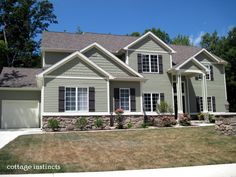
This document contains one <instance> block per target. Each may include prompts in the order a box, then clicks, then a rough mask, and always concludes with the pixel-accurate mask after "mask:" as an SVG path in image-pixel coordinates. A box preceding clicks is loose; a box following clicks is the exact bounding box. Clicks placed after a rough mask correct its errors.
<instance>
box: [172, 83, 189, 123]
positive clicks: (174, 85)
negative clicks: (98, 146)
mask: <svg viewBox="0 0 236 177" xmlns="http://www.w3.org/2000/svg"><path fill="white" fill-rule="evenodd" d="M181 85H182V104H183V112H184V113H186V91H185V82H184V81H182V84H181ZM173 91H174V109H175V118H176V119H177V116H178V102H177V90H176V82H173Z"/></svg>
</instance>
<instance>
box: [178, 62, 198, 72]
mask: <svg viewBox="0 0 236 177" xmlns="http://www.w3.org/2000/svg"><path fill="white" fill-rule="evenodd" d="M181 69H189V70H190V69H191V70H202V69H201V68H200V67H198V66H197V65H196V64H195V63H194V62H192V61H189V62H188V63H186V64H185V65H183V66H182V67H181Z"/></svg>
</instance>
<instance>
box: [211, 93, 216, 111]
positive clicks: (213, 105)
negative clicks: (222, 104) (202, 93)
mask: <svg viewBox="0 0 236 177" xmlns="http://www.w3.org/2000/svg"><path fill="white" fill-rule="evenodd" d="M212 107H213V112H216V98H215V97H214V96H213V97H212Z"/></svg>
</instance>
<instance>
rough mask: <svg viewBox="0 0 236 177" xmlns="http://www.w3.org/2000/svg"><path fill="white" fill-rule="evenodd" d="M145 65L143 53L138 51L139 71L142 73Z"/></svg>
mask: <svg viewBox="0 0 236 177" xmlns="http://www.w3.org/2000/svg"><path fill="white" fill-rule="evenodd" d="M142 71H143V67H142V54H140V53H138V72H139V73H142Z"/></svg>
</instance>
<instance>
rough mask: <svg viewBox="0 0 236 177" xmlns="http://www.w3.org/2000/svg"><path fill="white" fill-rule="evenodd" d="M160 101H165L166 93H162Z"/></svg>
mask: <svg viewBox="0 0 236 177" xmlns="http://www.w3.org/2000/svg"><path fill="white" fill-rule="evenodd" d="M160 101H165V95H164V93H160Z"/></svg>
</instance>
